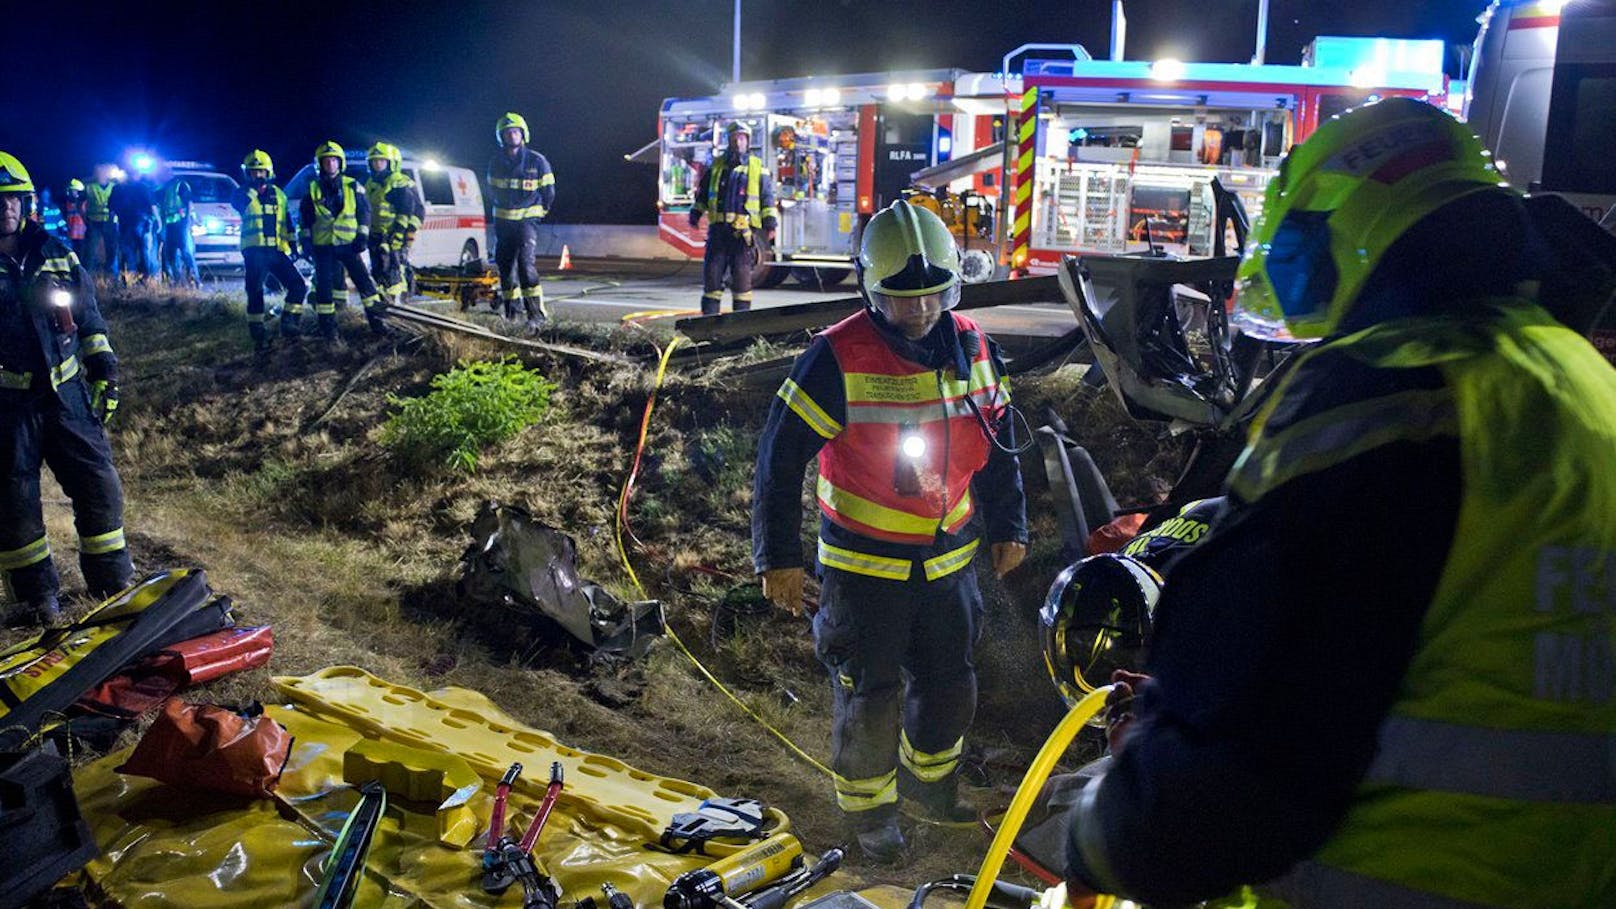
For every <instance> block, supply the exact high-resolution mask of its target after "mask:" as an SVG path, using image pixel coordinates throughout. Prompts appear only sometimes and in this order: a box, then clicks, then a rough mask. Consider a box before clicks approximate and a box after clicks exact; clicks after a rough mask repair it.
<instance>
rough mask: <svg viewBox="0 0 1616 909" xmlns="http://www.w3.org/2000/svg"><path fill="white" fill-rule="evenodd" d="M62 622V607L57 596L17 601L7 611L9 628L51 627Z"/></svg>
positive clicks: (7, 625) (6, 622) (6, 621)
mask: <svg viewBox="0 0 1616 909" xmlns="http://www.w3.org/2000/svg"><path fill="white" fill-rule="evenodd" d="M60 624H62V607H61V604H59V603H58V602H57V601H56V597H55V596H48V597H43V598H41V599H38V600H33V601H31V602H27V603H16V604H13V605H12V607H11V609H10V610H9V611H7V612H6V620H5V626H6V627H7V628H28V627H30V626H35V625H37V626H40V627H44V628H49V627H51V626H54V625H60Z"/></svg>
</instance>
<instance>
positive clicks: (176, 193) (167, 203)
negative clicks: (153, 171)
mask: <svg viewBox="0 0 1616 909" xmlns="http://www.w3.org/2000/svg"><path fill="white" fill-rule="evenodd" d="M181 186H187V187H189V184H187V183H186V182H185V181H184V180H181V179H179V178H178V177H176V178H174V179H173V180H170V181H168V182H167V183H164V184H163V193H162V197H161V198H160V199H159V200H158V207H159V208H160V209H161V210H162V212H163V223H164V224H178V223H179V222H181V221H183V220H185V215H186V208H185V200H184V199H182V198H180V187H181Z"/></svg>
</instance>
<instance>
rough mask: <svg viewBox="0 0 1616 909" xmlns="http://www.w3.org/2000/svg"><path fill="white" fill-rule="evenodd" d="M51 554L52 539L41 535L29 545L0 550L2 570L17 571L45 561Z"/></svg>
mask: <svg viewBox="0 0 1616 909" xmlns="http://www.w3.org/2000/svg"><path fill="white" fill-rule="evenodd" d="M50 554H51V548H50V540H48V539H46V538H45V537H40V538H39V539H37V540H35V541H33V542H32V543H29V544H28V545H27V546H23V547H20V548H18V549H10V550H7V551H5V552H0V571H16V570H17V569H19V568H27V567H28V566H29V565H32V564H34V563H36V562H43V561H45V560H46V559H48V558H50Z"/></svg>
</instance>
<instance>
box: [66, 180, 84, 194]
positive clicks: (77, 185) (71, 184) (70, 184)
mask: <svg viewBox="0 0 1616 909" xmlns="http://www.w3.org/2000/svg"><path fill="white" fill-rule="evenodd" d="M67 191H68V192H74V191H77V192H84V181H83V180H80V179H79V178H78V177H74V178H73V179H71V180H69V181H67Z"/></svg>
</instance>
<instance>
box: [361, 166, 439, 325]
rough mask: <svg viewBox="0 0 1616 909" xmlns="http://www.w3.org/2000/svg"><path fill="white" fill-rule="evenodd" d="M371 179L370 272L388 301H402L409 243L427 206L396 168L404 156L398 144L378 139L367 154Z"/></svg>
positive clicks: (367, 192) (368, 193) (367, 190)
mask: <svg viewBox="0 0 1616 909" xmlns="http://www.w3.org/2000/svg"><path fill="white" fill-rule="evenodd" d="M366 160H367V163H368V164H369V166H370V179H369V180H368V181H366V183H365V195H366V196H367V197H369V199H370V275H371V277H372V278H374V279H375V281H376V287H377V288H378V289H379V290H380V291H381V292H382V296H384V297H386V298H387V299H388V300H389V301H390V302H395V303H402V302H404V296H405V291H406V289H407V280H408V275H407V269H408V263H409V252H410V246H411V245H412V244H413V243H414V242H415V232H416V231H418V230H420V229H421V218H422V216H423V215H425V214H426V206H425V204H423V203H422V201H421V191H420V190H419V189H418V188H417V187H416V185H415V181H414V180H412V179H410V178H409V176H408V175H407V174H405V173H403V172H402V171H401V170H400V169H399V168H400V165H402V164H403V162H404V155H403V153H402V152H400V151H399V150H398V146H396V145H389V144H387V143H386V142H377V143H376V144H375V145H372V146H371V147H370V154H369V155H368V156H367V159H366Z"/></svg>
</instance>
